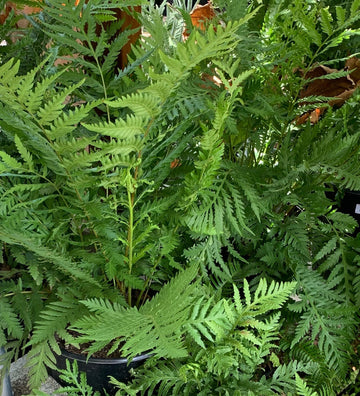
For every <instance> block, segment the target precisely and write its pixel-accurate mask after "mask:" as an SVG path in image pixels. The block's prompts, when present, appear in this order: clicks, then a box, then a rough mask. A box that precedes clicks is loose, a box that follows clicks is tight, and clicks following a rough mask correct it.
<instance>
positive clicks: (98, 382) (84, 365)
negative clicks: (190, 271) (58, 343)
mask: <svg viewBox="0 0 360 396" xmlns="http://www.w3.org/2000/svg"><path fill="white" fill-rule="evenodd" d="M149 357H150V355H148V354H144V355H140V356H136V357H135V358H134V359H132V360H131V362H130V363H128V360H127V359H112V358H107V359H98V358H90V359H89V360H88V361H86V356H83V355H80V354H75V353H72V352H68V351H66V350H62V353H61V355H59V356H57V357H56V365H57V367H58V368H59V369H65V368H66V360H69V361H70V363H71V364H72V363H73V362H74V360H76V361H77V364H78V368H79V372H84V373H85V374H86V378H87V383H88V384H89V385H91V386H92V388H93V389H94V391H99V392H100V393H101V394H105V393H104V390H105V391H106V392H107V393H108V394H109V395H113V394H115V392H116V389H115V387H114V386H113V385H111V384H109V376H112V377H114V378H116V379H117V380H118V381H121V382H125V383H126V382H128V381H129V380H130V379H131V373H130V370H131V369H135V368H137V367H139V366H141V364H143V363H144V362H145V360H146V359H147V358H149ZM48 372H49V375H50V376H51V377H53V378H54V379H55V381H57V382H58V383H59V384H60V385H63V386H68V384H66V383H64V381H62V380H61V378H60V377H59V375H60V374H59V372H58V371H56V370H52V369H48Z"/></svg>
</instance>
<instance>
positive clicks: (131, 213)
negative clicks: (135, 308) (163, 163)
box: [126, 180, 135, 307]
mask: <svg viewBox="0 0 360 396" xmlns="http://www.w3.org/2000/svg"><path fill="white" fill-rule="evenodd" d="M130 183H131V180H129V181H128V184H130ZM131 188H132V186H130V185H128V188H127V190H128V191H127V193H128V205H129V228H128V238H127V242H128V243H127V255H126V256H127V258H128V268H129V275H130V274H131V273H132V267H133V254H134V253H133V248H134V246H133V242H134V200H135V192H134V191H131ZM131 293H132V288H131V286H129V288H128V295H127V297H128V303H129V306H130V307H131V303H132V301H131V300H132V298H131Z"/></svg>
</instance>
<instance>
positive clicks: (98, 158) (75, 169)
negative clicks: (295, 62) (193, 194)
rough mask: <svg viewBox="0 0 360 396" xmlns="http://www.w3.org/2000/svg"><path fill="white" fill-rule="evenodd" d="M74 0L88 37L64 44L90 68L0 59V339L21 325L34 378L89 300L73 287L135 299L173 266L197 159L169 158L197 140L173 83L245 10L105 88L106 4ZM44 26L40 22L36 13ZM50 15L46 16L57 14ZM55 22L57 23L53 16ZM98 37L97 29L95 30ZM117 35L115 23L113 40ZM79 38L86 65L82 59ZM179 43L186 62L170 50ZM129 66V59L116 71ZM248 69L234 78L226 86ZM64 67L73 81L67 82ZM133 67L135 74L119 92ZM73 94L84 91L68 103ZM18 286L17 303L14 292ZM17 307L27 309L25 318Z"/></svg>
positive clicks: (157, 285)
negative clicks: (101, 18)
mask: <svg viewBox="0 0 360 396" xmlns="http://www.w3.org/2000/svg"><path fill="white" fill-rule="evenodd" d="M58 3H59V4H57V7H58V8H55V9H53V8H51V12H50V11H49V16H50V17H52V18H54V19H56V18H57V17H58V18H59V20H60V21H63V19H61V18H65V19H66V18H67V16H68V14H69V15H70V11H69V13H68V9H67V8H66V7H65V6H62V2H58ZM60 3H61V4H60ZM54 4H55V2H52V3H51V6H53V5H54ZM68 6H70V4H69V5H68ZM92 6H93V7H92ZM73 7H82V8H79V9H78V8H76V9H77V10H78V11H77V12H78V14H77V17H78V21H79V23H80V27H79V31H77V32H76V38H77V39H78V36H79V35H80V33H83V34H84V36H81V37H82V38H84V37H85V38H86V39H87V41H86V42H82V44H83V47H81V48H80V44H77V42H76V40H73V42H72V44H71V45H73V46H74V47H75V48H78V50H79V53H78V55H77V56H75V57H74V59H76V60H74V64H76V65H80V66H84V69H82V70H86V68H89V69H90V70H91V71H92V72H93V73H94V76H95V77H94V76H92V75H89V76H87V77H88V78H87V79H86V80H85V81H77V78H78V75H79V74H80V75H81V73H79V70H76V69H72V68H71V66H72V65H70V69H69V71H68V73H65V72H64V71H60V72H59V73H56V74H53V75H50V76H49V77H47V78H45V79H41V78H40V79H39V81H38V82H37V79H38V75H39V73H40V71H41V70H42V68H43V67H44V66H45V65H47V63H46V62H47V61H44V62H42V63H41V64H40V65H39V66H38V67H37V68H36V69H34V70H32V71H31V72H30V73H28V74H27V75H25V76H21V75H18V68H19V62H16V61H10V62H7V63H4V64H3V65H2V66H1V70H0V73H1V78H2V79H3V80H2V82H3V84H2V85H1V92H2V95H1V96H2V108H1V110H2V119H1V128H2V131H4V135H3V139H4V141H5V142H6V144H5V147H6V149H5V150H2V151H1V154H0V156H1V172H2V180H3V181H2V185H1V188H2V190H3V194H2V205H3V206H2V208H3V210H4V211H3V212H2V222H1V229H0V238H1V240H2V243H3V251H4V252H6V256H4V257H6V261H7V262H6V265H8V266H9V274H10V273H11V274H15V275H14V277H12V278H11V280H10V283H9V284H7V283H6V282H5V281H4V283H3V284H2V287H3V290H5V291H6V293H5V294H4V295H3V296H2V303H3V304H4V306H5V307H6V309H7V310H8V311H9V312H10V313H9V315H10V317H11V319H12V321H11V323H10V322H7V323H6V326H7V328H6V335H7V338H8V341H7V344H6V347H7V351H8V356H9V359H10V358H11V357H12V356H13V355H14V354H16V351H17V350H18V349H19V348H20V347H21V346H22V345H23V343H24V342H27V341H28V338H29V334H30V341H29V343H28V345H30V346H31V351H30V353H29V355H28V356H29V359H30V364H31V365H32V368H31V372H32V376H31V383H32V385H33V386H34V385H36V384H38V383H39V382H40V381H41V379H42V378H44V376H45V375H46V369H45V365H47V366H50V367H54V362H55V360H54V352H55V353H57V354H58V353H60V348H59V345H58V343H59V342H61V341H62V342H64V343H66V344H69V343H76V341H75V339H74V337H73V335H72V334H71V333H70V332H67V331H66V330H67V329H68V328H69V326H70V325H71V324H72V323H74V322H75V320H78V319H79V318H81V317H82V316H83V315H85V314H86V313H87V312H88V308H87V307H86V306H85V305H84V304H83V303H81V300H84V299H85V298H95V297H99V298H106V299H108V300H109V301H111V302H113V303H115V304H120V305H123V306H124V307H127V308H128V309H132V308H133V309H137V308H138V307H141V306H143V304H144V303H145V302H146V301H147V300H148V299H149V298H150V297H151V296H152V294H154V293H157V292H158V291H159V290H161V289H162V287H163V285H164V283H166V281H169V280H170V279H171V278H172V277H173V275H174V273H176V272H177V271H178V270H179V269H181V268H182V267H183V266H184V264H183V259H182V258H181V256H182V252H183V250H184V249H185V248H186V247H187V246H188V244H189V243H190V242H189V241H190V239H189V237H187V238H182V234H183V231H182V230H183V228H184V227H185V226H184V225H183V216H182V214H181V211H183V210H184V209H186V207H187V202H184V200H183V199H181V194H182V192H183V191H184V189H185V188H186V187H185V184H184V183H188V181H189V178H192V177H193V176H192V175H191V171H193V170H194V169H196V167H195V166H194V165H191V166H189V165H186V164H185V163H182V164H181V166H175V165H174V164H176V163H178V162H177V161H179V164H180V162H182V161H184V162H185V161H190V160H191V156H193V155H194V154H195V153H196V151H195V152H194V150H196V142H195V141H196V140H197V141H198V142H201V126H200V123H199V122H197V121H196V123H195V124H194V120H195V119H196V117H198V115H199V113H200V111H201V109H200V108H197V107H195V108H194V109H193V111H192V114H191V116H192V118H190V119H189V120H184V119H183V117H182V116H181V115H180V114H179V113H178V114H176V113H174V112H178V111H183V110H184V109H185V108H186V106H189V103H188V100H187V97H188V94H187V93H186V91H185V92H183V89H184V88H185V89H186V87H187V86H189V88H191V87H192V84H198V85H201V84H202V83H203V80H202V79H201V77H202V74H203V72H202V71H201V68H200V69H198V67H199V65H206V63H207V61H208V60H209V59H213V60H215V59H217V58H218V59H221V58H222V57H223V56H224V55H226V54H227V53H228V52H229V51H231V50H232V49H233V48H234V46H235V45H236V43H237V41H238V38H237V35H236V32H237V31H238V29H239V26H240V25H241V24H242V23H244V22H246V20H245V21H241V22H237V23H234V24H229V26H228V27H226V28H224V29H218V31H217V32H215V31H210V33H209V37H206V38H204V37H203V36H202V35H201V34H200V33H198V32H194V34H193V36H191V37H190V38H189V39H188V40H187V41H186V43H184V44H181V46H180V47H178V48H177V49H176V51H177V52H175V53H174V54H172V55H171V56H170V55H166V54H164V53H161V52H160V53H158V54H157V55H156V58H155V59H154V60H153V62H154V63H155V61H156V62H158V61H159V59H160V60H161V64H160V66H157V68H158V69H159V71H162V74H158V75H155V74H154V71H155V70H153V72H152V73H153V76H150V75H146V74H145V71H146V70H147V69H150V67H149V65H148V66H144V68H143V70H141V69H139V70H137V72H138V74H141V77H142V79H139V78H138V79H135V81H134V82H132V79H131V78H129V77H128V78H127V79H126V81H125V82H123V84H125V85H127V86H128V89H127V90H125V93H124V94H123V95H122V96H121V97H120V98H118V99H109V92H110V91H109V89H108V87H109V86H111V82H112V83H114V80H116V79H118V78H119V77H118V75H116V76H115V77H114V79H113V80H112V81H110V82H109V81H108V80H107V77H108V75H109V74H106V73H105V71H107V72H109V73H110V71H109V68H110V65H111V63H109V62H112V61H113V56H114V55H115V49H113V48H111V49H110V52H109V54H107V56H106V57H105V61H104V64H103V65H102V66H101V65H100V64H99V59H100V56H99V53H100V54H102V55H104V52H103V51H105V48H104V47H105V43H104V42H102V41H101V40H100V39H98V41H96V37H98V36H97V35H96V34H95V33H93V32H90V22H92V23H93V24H94V23H95V21H96V18H95V17H94V15H95V16H98V15H99V9H100V10H101V11H102V12H104V13H105V14H106V11H107V8H106V7H105V6H104V7H105V8H104V9H103V8H100V6H99V5H98V4H97V3H96V2H94V3H91V2H88V3H87V4H85V3H84V2H83V3H80V4H78V5H73ZM60 12H61V13H62V14H61V18H60V16H59V15H60ZM71 12H72V11H71ZM108 15H110V16H111V13H108ZM69 18H70V16H69ZM44 26H45V27H47V28H50V24H49V23H48V22H44ZM51 27H52V28H53V29H55V30H56V24H55V23H53V24H52V25H51ZM64 32H65V36H66V34H68V33H69V32H68V31H67V30H66V29H65V28H64ZM88 32H90V33H88ZM71 34H73V32H72V33H71ZM109 34H110V33H109ZM101 37H102V39H104V37H108V36H106V32H105V31H104V32H103V36H101ZM53 39H54V40H55V37H53ZM93 40H94V41H96V43H95V44H94V45H93ZM115 40H117V39H115ZM121 40H122V41H121ZM123 41H124V37H122V38H121V39H119V42H116V44H114V46H115V47H116V46H120V43H122V42H123ZM92 45H93V46H92ZM51 51H52V50H51ZM81 51H83V52H84V54H85V56H89V57H90V56H91V57H92V59H93V60H95V61H94V64H96V66H94V67H90V63H89V62H90V59H89V58H87V59H85V56H84V57H82V55H84V54H82V53H81ZM184 51H185V52H184ZM185 53H187V54H188V55H187V56H188V58H187V59H188V60H187V64H183V59H182V57H183V56H184V55H185ZM64 55H66V53H64ZM102 55H101V56H102ZM192 56H196V57H195V58H194V59H191V57H192ZM109 57H110V58H111V59H112V60H111V61H109V60H108V59H109ZM142 58H143V56H142ZM69 61H72V60H71V59H70V60H69ZM135 63H136V62H135ZM134 67H135V66H132V68H133V69H134ZM166 68H167V69H168V71H165V72H163V70H165V69H166ZM170 69H171V71H170ZM130 72H131V68H130V70H128V71H126V72H119V74H120V75H123V76H124V75H125V74H126V73H128V74H129V73H130ZM247 75H248V73H246V74H244V75H243V76H241V78H239V79H238V82H237V85H238V89H239V87H240V85H241V83H242V81H243V80H244V79H245V78H246V76H247ZM98 76H100V77H101V78H100V82H101V85H99V84H98V83H97V82H96V77H98ZM190 76H191V79H189V77H190ZM72 77H74V79H73V80H74V81H75V82H74V83H71V84H69V79H70V78H72ZM132 78H133V77H132ZM124 79H125V77H124ZM139 80H140V84H141V86H142V87H145V88H142V89H138V90H137V91H136V92H135V93H131V92H132V91H135V87H138V86H139ZM114 84H115V83H114ZM83 86H87V89H86V90H83ZM114 86H115V87H117V88H119V87H120V85H113V86H112V87H113V89H115V88H114ZM234 87H235V85H234ZM20 92H21V95H19V93H20ZM99 92H100V94H99ZM129 92H130V94H129ZM196 92H197V94H198V95H199V98H201V97H202V100H203V102H205V100H206V99H205V97H204V92H205V93H206V92H207V89H205V88H202V87H201V86H199V87H198V88H197V89H196ZM95 96H97V97H100V98H99V99H98V98H96V99H94V97H95ZM89 97H90V98H91V99H94V100H88V99H89ZM79 99H80V100H81V101H84V100H85V99H86V103H84V104H82V103H81V104H79V103H78V101H79ZM166 120H167V121H166ZM164 122H165V124H164ZM190 125H191V129H190V130H189V131H186V129H187V127H189V126H190ZM14 126H15V127H14ZM219 128H220V129H221V128H222V123H220V124H219V125H215V126H214V129H213V134H214V136H216V134H217V133H218V129H219ZM206 139H207V137H206ZM205 147H206V146H204V149H205V150H206V148H205ZM209 154H210V153H209ZM206 155H207V154H206ZM204 160H205V159H204ZM204 170H205V169H204ZM195 172H196V173H198V171H197V170H195ZM207 172H211V167H210V168H209V169H208V170H207ZM185 175H188V176H187V177H186V178H185V177H184V176H185ZM18 204H20V205H18ZM8 205H10V206H8ZM170 214H171V215H170ZM11 260H14V262H13V264H12V262H11ZM26 276H27V277H28V281H29V283H25V278H26ZM20 298H22V301H23V305H22V306H17V305H16V302H17V299H20ZM179 298H181V295H180V296H179ZM33 304H34V306H33ZM164 304H165V302H164ZM29 307H31V308H32V309H33V312H32V313H31V315H30V316H31V318H30V319H31V320H30V321H28V322H26V319H27V317H26V311H27V310H28V308H29ZM157 309H158V310H161V307H158V308H157ZM19 317H20V318H19ZM34 320H35V321H36V323H37V324H36V326H35V327H34V326H33V321H34ZM23 323H24V324H26V326H27V327H26V332H25V331H23V330H24V327H23ZM104 344H105V343H104ZM113 349H115V347H114V348H113ZM90 352H91V350H90ZM9 361H10V360H8V362H9Z"/></svg>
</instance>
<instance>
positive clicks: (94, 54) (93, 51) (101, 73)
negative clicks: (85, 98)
mask: <svg viewBox="0 0 360 396" xmlns="http://www.w3.org/2000/svg"><path fill="white" fill-rule="evenodd" d="M86 40H87V44H88V46H89V48H90V49H91V52H92V56H93V57H94V59H95V62H96V66H97V68H98V70H99V75H100V78H101V84H102V86H103V90H104V98H105V107H106V115H107V120H108V122H110V121H111V119H110V108H109V105H108V104H107V103H106V101H107V99H108V96H107V89H106V84H105V79H104V74H103V72H102V68H101V66H100V62H99V58H98V57H97V55H96V51H95V50H94V47H93V45H92V42H91V40H90V39H89V37H88V35H86Z"/></svg>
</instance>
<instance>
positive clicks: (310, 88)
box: [296, 57, 360, 125]
mask: <svg viewBox="0 0 360 396" xmlns="http://www.w3.org/2000/svg"><path fill="white" fill-rule="evenodd" d="M344 70H353V71H352V72H351V73H350V74H349V75H348V76H346V77H339V78H335V79H319V80H314V81H310V82H309V84H308V85H307V86H306V87H305V88H304V89H303V90H302V91H301V92H300V95H299V97H300V99H304V98H307V97H311V96H326V97H329V98H334V99H332V100H329V102H328V104H329V105H330V106H332V107H340V106H342V105H343V104H344V103H345V102H346V100H348V99H349V98H350V97H351V96H352V95H353V93H354V92H355V90H356V89H357V88H358V87H359V86H360V59H358V58H356V57H352V58H350V59H348V60H347V61H346V63H345V67H344ZM338 71H339V70H337V69H331V68H329V67H327V66H324V65H318V66H316V67H314V68H313V69H311V70H310V71H309V72H307V73H306V75H305V78H306V79H308V80H312V79H315V78H319V77H322V76H325V75H328V74H332V73H336V72H338ZM310 103H314V102H302V104H303V105H305V104H310ZM325 111H326V107H324V106H319V107H318V108H317V109H315V110H311V111H308V112H306V113H304V114H303V115H301V116H299V117H297V118H296V124H298V125H299V124H303V123H305V122H306V121H307V120H308V119H310V122H311V123H313V124H315V123H317V122H318V121H319V119H320V116H321V115H322V114H323V113H324V112H325Z"/></svg>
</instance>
